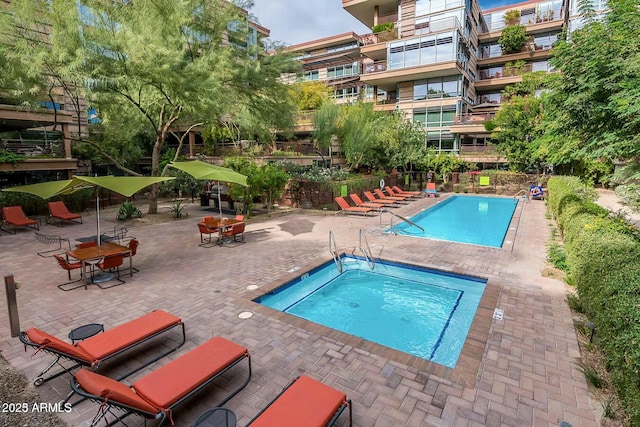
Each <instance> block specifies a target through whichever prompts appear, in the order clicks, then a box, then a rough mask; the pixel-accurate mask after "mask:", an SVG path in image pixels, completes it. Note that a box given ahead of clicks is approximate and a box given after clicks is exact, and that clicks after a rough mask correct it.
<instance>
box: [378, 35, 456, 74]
mask: <svg viewBox="0 0 640 427" xmlns="http://www.w3.org/2000/svg"><path fill="white" fill-rule="evenodd" d="M454 40H455V41H457V31H447V32H444V33H439V34H432V35H429V36H426V37H420V38H418V39H411V40H410V41H408V42H404V41H401V42H395V43H390V44H389V47H388V48H387V49H388V50H387V58H388V68H389V69H390V70H393V69H400V68H405V67H415V66H417V65H429V64H436V63H439V62H446V61H452V60H454V59H456V50H457V49H456V43H455V42H454Z"/></svg>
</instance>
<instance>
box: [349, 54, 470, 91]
mask: <svg viewBox="0 0 640 427" xmlns="http://www.w3.org/2000/svg"><path fill="white" fill-rule="evenodd" d="M362 71H363V73H362V74H361V75H360V81H361V82H363V83H367V84H369V85H371V86H377V87H378V88H380V89H382V90H386V91H387V92H389V91H393V90H395V88H396V85H397V83H398V82H403V81H408V80H421V79H426V78H431V77H442V76H448V75H451V74H462V72H463V71H462V68H461V67H460V65H459V64H458V62H457V61H456V60H455V59H451V60H449V61H444V62H438V63H435V64H423V65H416V66H414V67H405V68H396V69H392V70H391V69H388V62H387V61H376V62H372V63H365V64H363V70H362Z"/></svg>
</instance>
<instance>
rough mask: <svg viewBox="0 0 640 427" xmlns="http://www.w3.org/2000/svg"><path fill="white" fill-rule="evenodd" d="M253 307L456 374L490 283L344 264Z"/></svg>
mask: <svg viewBox="0 0 640 427" xmlns="http://www.w3.org/2000/svg"><path fill="white" fill-rule="evenodd" d="M341 261H342V265H343V272H342V274H340V273H339V272H338V269H337V268H336V265H334V262H333V261H331V262H329V263H326V264H323V265H321V266H320V267H317V268H316V269H314V270H312V271H310V272H309V273H305V274H303V275H301V276H299V277H297V278H296V279H294V280H292V281H290V282H288V283H285V284H284V285H282V286H280V287H278V288H276V289H275V290H273V291H271V292H269V293H267V294H264V295H262V296H260V297H258V298H256V299H255V300H254V301H255V302H258V303H260V304H262V305H265V306H268V307H271V308H273V309H276V310H280V311H283V312H285V313H289V314H292V315H295V316H298V317H301V318H304V319H306V320H309V321H312V322H315V323H319V324H321V325H324V326H327V327H330V328H333V329H337V330H339V331H342V332H345V333H347V334H351V335H355V336H358V337H360V338H364V339H366V340H369V341H373V342H376V343H378V344H382V345H384V346H387V347H391V348H394V349H396V350H399V351H402V352H405V353H409V354H412V355H414V356H417V357H420V358H423V359H426V360H430V361H433V362H436V363H439V364H441V365H445V366H447V367H450V368H453V367H454V366H455V365H456V362H457V360H458V356H459V355H460V351H461V350H462V346H463V345H464V342H465V339H466V336H467V334H468V332H469V327H470V326H471V322H472V320H473V318H474V316H475V313H476V310H477V307H478V304H479V302H480V298H481V297H482V294H483V292H484V289H485V285H486V280H484V279H480V278H474V277H467V276H459V275H453V274H448V273H444V272H439V271H436V270H429V269H425V268H421V267H417V266H412V265H405V264H398V263H392V262H388V261H383V260H376V262H375V268H374V269H371V268H370V267H369V265H368V264H367V262H366V261H365V260H362V259H359V258H356V257H352V256H343V257H341Z"/></svg>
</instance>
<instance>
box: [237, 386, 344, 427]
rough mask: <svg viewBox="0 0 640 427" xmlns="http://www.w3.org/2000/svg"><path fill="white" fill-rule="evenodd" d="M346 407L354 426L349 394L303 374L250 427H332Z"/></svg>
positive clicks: (256, 417) (250, 422) (253, 420)
mask: <svg viewBox="0 0 640 427" xmlns="http://www.w3.org/2000/svg"><path fill="white" fill-rule="evenodd" d="M346 408H349V426H352V425H353V415H352V412H351V400H349V399H347V395H346V394H344V393H342V392H340V391H338V390H336V389H334V388H332V387H329V386H328V385H326V384H323V383H321V382H319V381H316V380H314V379H311V378H309V377H307V376H304V375H302V376H300V377H298V378H296V379H294V380H293V381H292V382H291V383H289V385H287V386H286V387H285V388H284V390H282V392H281V393H280V394H279V395H278V396H276V397H275V399H273V400H272V401H271V402H269V404H268V405H267V406H266V407H265V408H264V409H263V410H262V411H260V412H259V413H258V415H256V416H255V417H254V418H253V419H252V420H251V421H249V423H248V424H247V427H249V426H251V427H271V426H305V427H325V426H332V425H334V424H335V423H336V421H337V420H338V418H339V417H340V415H341V414H342V412H343V411H344V410H345V409H346Z"/></svg>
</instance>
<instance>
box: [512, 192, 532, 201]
mask: <svg viewBox="0 0 640 427" xmlns="http://www.w3.org/2000/svg"><path fill="white" fill-rule="evenodd" d="M520 196H522V198H523V199H525V201H528V200H529V192H528V191H527V190H520V191H518V192H517V193H516V194H514V195H513V200H514V201H517V200H518V197H520Z"/></svg>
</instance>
